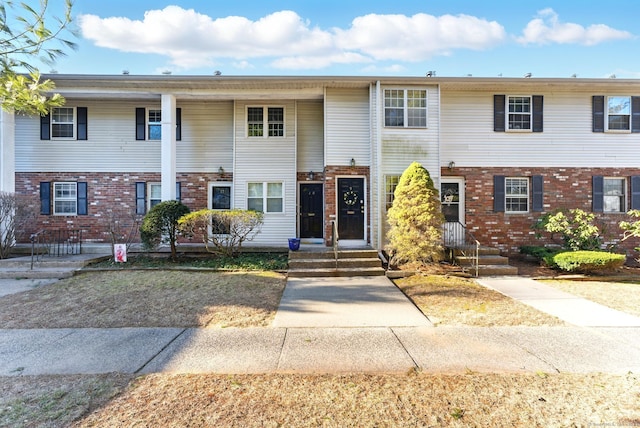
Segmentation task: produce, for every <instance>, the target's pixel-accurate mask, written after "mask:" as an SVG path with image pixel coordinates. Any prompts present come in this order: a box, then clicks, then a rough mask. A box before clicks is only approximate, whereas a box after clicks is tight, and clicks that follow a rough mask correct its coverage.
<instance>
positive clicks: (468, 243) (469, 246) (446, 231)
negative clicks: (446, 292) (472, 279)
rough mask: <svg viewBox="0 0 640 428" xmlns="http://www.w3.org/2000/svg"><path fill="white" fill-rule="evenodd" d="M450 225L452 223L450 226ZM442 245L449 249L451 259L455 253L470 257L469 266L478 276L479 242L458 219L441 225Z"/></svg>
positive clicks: (452, 259)
mask: <svg viewBox="0 0 640 428" xmlns="http://www.w3.org/2000/svg"><path fill="white" fill-rule="evenodd" d="M452 225H454V226H453V227H452ZM442 239H443V246H444V247H445V248H446V249H448V250H449V257H450V259H451V261H455V258H456V254H458V253H459V254H461V255H462V256H464V257H469V258H470V259H471V267H472V269H474V270H475V276H476V277H477V276H478V265H479V258H480V242H479V241H478V240H477V239H476V238H475V236H473V234H472V233H471V232H469V230H468V229H467V228H466V226H465V225H463V224H462V223H460V222H459V221H452V222H446V223H445V224H444V225H443V233H442Z"/></svg>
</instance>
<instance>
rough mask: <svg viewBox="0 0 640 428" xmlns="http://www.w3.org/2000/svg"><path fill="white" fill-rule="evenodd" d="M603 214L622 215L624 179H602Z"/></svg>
mask: <svg viewBox="0 0 640 428" xmlns="http://www.w3.org/2000/svg"><path fill="white" fill-rule="evenodd" d="M603 184H604V212H609V213H623V212H626V210H625V188H626V183H625V179H624V178H605V179H604V183H603Z"/></svg>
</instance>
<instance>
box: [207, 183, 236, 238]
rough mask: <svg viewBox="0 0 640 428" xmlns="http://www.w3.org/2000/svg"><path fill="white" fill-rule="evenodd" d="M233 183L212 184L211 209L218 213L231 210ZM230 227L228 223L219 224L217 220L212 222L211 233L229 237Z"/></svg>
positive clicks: (210, 188)
mask: <svg viewBox="0 0 640 428" xmlns="http://www.w3.org/2000/svg"><path fill="white" fill-rule="evenodd" d="M231 189H232V187H231V183H222V182H216V183H211V185H210V187H209V208H210V209H212V210H217V211H226V210H230V209H231V206H232V202H231V196H232V192H231ZM229 230H230V225H229V223H228V222H219V221H216V220H215V219H214V220H212V222H211V233H212V234H214V235H228V234H229Z"/></svg>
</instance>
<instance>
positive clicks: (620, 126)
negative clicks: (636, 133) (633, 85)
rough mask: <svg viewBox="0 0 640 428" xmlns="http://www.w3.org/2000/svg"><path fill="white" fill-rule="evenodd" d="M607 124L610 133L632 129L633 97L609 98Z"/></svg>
mask: <svg viewBox="0 0 640 428" xmlns="http://www.w3.org/2000/svg"><path fill="white" fill-rule="evenodd" d="M606 124H607V130H609V131H628V130H630V129H631V128H630V126H631V97H607V121H606Z"/></svg>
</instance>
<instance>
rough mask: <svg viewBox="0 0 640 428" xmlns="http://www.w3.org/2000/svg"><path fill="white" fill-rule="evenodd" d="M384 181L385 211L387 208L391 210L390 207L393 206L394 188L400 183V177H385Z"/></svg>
mask: <svg viewBox="0 0 640 428" xmlns="http://www.w3.org/2000/svg"><path fill="white" fill-rule="evenodd" d="M384 181H385V183H384V189H385V190H384V192H385V200H386V207H387V210H389V208H391V206H392V205H393V199H394V192H395V191H396V187H397V186H398V181H400V176H399V175H387V176H386V177H385V180H384Z"/></svg>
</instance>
